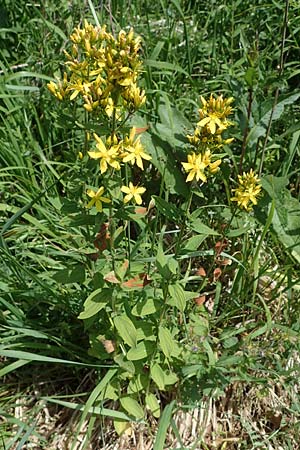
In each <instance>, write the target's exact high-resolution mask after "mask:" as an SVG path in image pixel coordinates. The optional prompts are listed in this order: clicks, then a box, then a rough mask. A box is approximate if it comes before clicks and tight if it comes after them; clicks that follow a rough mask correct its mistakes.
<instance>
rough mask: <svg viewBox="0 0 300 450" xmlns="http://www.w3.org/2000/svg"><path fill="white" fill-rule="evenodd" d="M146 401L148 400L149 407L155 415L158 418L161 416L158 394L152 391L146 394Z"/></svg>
mask: <svg viewBox="0 0 300 450" xmlns="http://www.w3.org/2000/svg"><path fill="white" fill-rule="evenodd" d="M145 402H146V406H147V408H149V409H150V411H151V412H152V414H153V416H154V417H156V418H158V417H159V416H160V406H159V403H158V400H157V398H156V396H155V395H154V394H152V392H150V394H147V395H146V397H145Z"/></svg>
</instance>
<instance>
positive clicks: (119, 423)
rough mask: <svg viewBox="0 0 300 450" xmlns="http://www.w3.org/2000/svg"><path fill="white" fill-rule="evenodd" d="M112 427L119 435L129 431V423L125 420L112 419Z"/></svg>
mask: <svg viewBox="0 0 300 450" xmlns="http://www.w3.org/2000/svg"><path fill="white" fill-rule="evenodd" d="M114 429H115V430H116V432H117V434H118V435H119V436H121V435H122V434H124V433H126V431H127V432H129V430H130V429H131V424H130V422H128V421H127V420H121V419H115V420H114Z"/></svg>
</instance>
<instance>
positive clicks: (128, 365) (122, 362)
mask: <svg viewBox="0 0 300 450" xmlns="http://www.w3.org/2000/svg"><path fill="white" fill-rule="evenodd" d="M114 361H115V362H116V363H117V364H118V365H119V366H120V367H121V368H122V369H123V370H125V371H126V372H129V373H131V374H132V375H134V373H135V367H134V364H133V363H132V362H131V361H126V359H125V357H124V355H117V356H115V357H114Z"/></svg>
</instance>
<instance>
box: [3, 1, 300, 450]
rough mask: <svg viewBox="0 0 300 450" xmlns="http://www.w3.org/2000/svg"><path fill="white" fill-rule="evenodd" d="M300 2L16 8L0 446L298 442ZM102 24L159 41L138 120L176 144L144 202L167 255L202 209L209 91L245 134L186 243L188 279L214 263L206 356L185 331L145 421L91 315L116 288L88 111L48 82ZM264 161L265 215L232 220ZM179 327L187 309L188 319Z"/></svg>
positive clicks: (6, 48) (165, 143)
mask: <svg viewBox="0 0 300 450" xmlns="http://www.w3.org/2000/svg"><path fill="white" fill-rule="evenodd" d="M299 13H300V6H299V4H298V2H296V1H288V0H286V1H282V0H278V1H275V0H273V1H269V2H266V1H263V0H257V1H256V2H251V1H248V0H243V1H240V0H230V1H227V0H226V1H225V0H224V1H211V2H207V1H181V2H179V1H178V0H172V1H163V0H161V1H160V2H157V3H156V2H150V1H148V0H147V1H146V0H145V1H138V0H131V1H125V0H124V1H121V0H118V1H108V2H99V4H98V3H97V2H94V3H93V4H92V3H91V2H83V1H79V0H74V1H71V2H70V1H61V2H59V4H58V3H57V2H53V1H43V2H35V3H32V2H16V1H15V0H5V1H2V4H1V14H0V35H1V40H0V52H1V62H0V65H1V67H0V77H1V79H0V114H1V124H0V144H1V145H0V148H1V152H0V226H1V234H0V255H1V258H0V332H1V342H0V358H1V359H0V361H1V368H0V376H1V378H2V384H1V387H0V415H1V423H0V448H1V445H2V447H3V449H22V448H46V449H50V448H53V449H54V448H68V449H73V448H74V449H75V448H81V449H83V448H93V449H95V448H99V449H105V448H114V446H115V448H120V449H121V448H130V449H132V448H154V449H155V450H158V449H163V448H165V447H168V448H174V449H175V448H181V449H184V448H194V449H215V448H222V449H225V448H226V449H257V448H259V449H284V450H286V449H297V448H298V446H299V444H298V442H299V440H300V429H299V423H300V420H299V414H300V403H299V398H298V395H297V394H298V392H299V381H298V380H299V361H300V359H299V325H300V323H299V290H300V283H299V280H300V276H299V264H300V231H299V230H300V206H299V199H300V189H299V186H300V175H299V173H300V165H299V157H300V151H299V136H300V122H299V117H300V111H299V98H300V86H299V84H300V78H299V73H300V72H299V61H298V60H299V40H300V33H299V29H300V14H299ZM96 17H97V18H98V20H99V22H100V23H101V24H107V28H108V29H109V30H110V31H112V32H113V33H117V32H118V31H119V30H120V29H121V28H124V29H126V30H127V31H128V29H129V28H130V26H133V27H134V30H135V32H136V33H137V34H139V35H141V36H142V39H143V44H142V54H141V57H142V59H143V61H144V72H143V74H142V81H141V83H142V86H143V88H144V89H145V90H146V95H147V105H146V108H144V110H143V111H142V112H139V114H138V116H136V118H135V120H136V122H135V124H136V125H137V126H140V127H149V129H148V130H147V132H145V133H143V142H144V145H145V147H146V148H147V150H148V151H149V153H151V152H152V153H151V154H152V158H153V159H154V155H155V152H154V151H153V148H155V149H156V150H157V151H158V152H159V153H158V157H157V159H156V160H155V161H153V166H152V168H151V170H149V171H147V173H146V175H145V181H146V182H147V194H146V196H145V205H146V206H148V204H149V202H150V200H151V195H155V196H156V205H155V213H154V214H156V217H158V221H159V222H158V224H157V227H158V228H157V232H158V234H159V235H158V236H154V240H153V242H154V244H153V245H155V248H158V247H159V244H160V245H162V250H163V251H162V256H161V258H162V259H161V260H159V261H158V263H157V261H156V264H157V265H159V264H160V265H161V266H163V265H164V264H163V262H162V261H164V260H163V257H164V256H166V255H168V254H170V253H172V252H174V246H175V244H176V241H175V240H174V239H175V238H174V236H173V235H172V231H175V234H176V230H178V228H176V225H177V223H178V217H176V213H178V214H179V217H180V220H185V219H184V214H183V212H184V211H186V203H187V194H188V192H187V187H186V184H185V182H184V180H185V176H184V174H183V173H182V167H181V164H180V161H183V160H184V158H183V155H184V151H185V150H184V148H185V147H184V145H185V135H186V134H187V133H188V132H191V130H192V128H193V124H195V123H196V122H197V120H198V112H197V111H198V108H199V106H200V103H199V96H200V95H202V96H204V97H205V98H208V97H209V95H210V93H211V92H215V93H218V94H223V95H224V97H234V99H235V100H234V104H233V106H234V118H233V121H234V127H232V129H231V131H230V136H234V138H235V140H234V142H233V143H232V144H231V145H230V147H229V146H228V147H226V151H225V153H226V155H225V156H224V159H223V161H224V164H223V165H222V169H221V171H220V173H219V174H218V176H217V181H216V182H214V183H208V184H207V185H206V186H205V191H204V194H203V197H201V195H200V192H199V195H198V196H194V199H193V205H192V206H193V208H194V210H199V211H200V212H199V217H200V218H201V220H202V222H203V224H204V225H205V226H206V227H208V228H206V229H205V231H203V230H204V229H203V228H202V229H201V230H200V231H199V228H198V229H196V235H197V236H198V237H199V236H200V239H202V241H201V242H203V244H201V252H199V253H198V254H197V255H196V256H195V257H193V259H191V258H190V253H188V252H189V251H190V248H189V247H188V244H187V242H184V243H183V246H184V250H185V253H184V252H183V255H186V254H188V255H189V258H190V259H189V258H183V263H182V262H181V263H180V264H181V266H180V267H181V270H182V274H184V273H187V271H188V264H189V263H188V261H189V260H191V261H192V264H193V268H194V269H195V268H197V269H198V270H199V271H200V269H201V270H203V271H204V272H203V271H202V272H201V271H200V272H198V275H199V274H200V275H199V277H200V278H201V276H202V278H201V279H200V281H199V277H198V279H197V280H196V281H194V282H193V280H192V281H190V284H189V286H188V287H189V290H190V291H193V292H197V293H198V294H199V298H198V303H197V302H194V301H193V300H190V306H189V307H188V308H187V310H186V311H185V312H184V311H181V313H182V314H181V315H180V320H182V322H183V323H184V324H186V323H188V324H190V326H191V328H192V329H193V330H194V331H195V335H196V336H197V345H198V346H199V348H200V352H198V353H195V354H194V355H193V352H192V350H191V348H192V346H193V345H194V344H195V340H193V339H194V337H191V336H190V335H189V339H190V340H189V341H188V340H184V339H187V335H185V338H183V337H181V338H179V337H177V339H178V342H179V341H180V339H181V341H180V343H181V344H182V345H184V346H185V349H188V350H186V354H185V355H186V359H185V360H184V361H183V360H180V362H179V363H177V366H176V361H175V359H174V361H173V360H172V362H171V363H170V364H171V366H172V369H173V371H174V372H175V373H176V376H177V377H178V380H180V382H177V383H175V384H174V383H173V384H172V383H170V387H169V388H167V387H166V385H168V383H165V385H162V386H161V389H160V388H159V386H158V387H156V389H155V390H154V391H153V392H154V393H155V395H156V398H157V399H158V401H159V410H160V417H158V416H159V414H150V412H149V411H148V419H147V421H146V424H145V423H144V422H143V421H141V420H137V419H140V418H138V417H137V416H138V413H136V414H134V412H133V411H132V410H130V408H129V411H128V408H126V407H124V405H123V406H122V407H120V405H119V403H118V402H117V401H113V400H111V401H107V399H106V400H105V401H104V400H103V395H102V393H103V389H104V386H106V385H108V383H109V382H110V380H109V379H108V378H109V377H110V375H109V374H111V373H112V372H110V371H109V370H108V369H110V370H111V369H113V368H114V367H116V370H117V369H118V370H119V368H118V366H117V364H116V363H115V362H114V361H112V359H111V358H110V357H109V355H108V354H107V353H106V352H105V351H104V350H103V348H102V347H101V350H100V349H99V348H98V347H97V346H96V344H95V342H94V343H93V336H92V334H91V332H90V331H91V330H89V326H88V325H87V324H86V323H84V322H83V320H80V319H78V316H79V315H80V313H81V312H82V311H83V310H84V302H85V301H86V299H87V297H88V296H89V295H90V294H91V292H93V290H94V289H96V288H97V286H98V285H97V283H98V282H99V280H98V281H97V279H96V278H95V272H96V269H95V267H96V266H93V264H94V263H93V261H91V256H89V255H90V254H91V253H93V252H95V251H96V249H95V245H94V240H95V234H96V232H97V230H96V227H95V218H94V216H92V219H91V223H90V224H88V226H87V224H86V220H89V219H87V218H86V217H85V218H84V220H83V218H82V217H83V215H84V214H83V211H84V202H83V201H82V198H83V194H84V192H83V191H84V189H83V186H82V179H84V178H85V177H86V176H87V172H86V168H85V167H84V166H83V165H82V164H81V162H80V158H78V153H79V152H80V151H82V149H83V146H84V139H83V131H82V129H83V127H82V123H81V122H80V120H79V119H78V117H76V111H75V108H74V110H71V109H70V108H67V107H66V106H65V105H63V104H60V103H59V102H58V101H57V100H56V99H55V98H54V97H53V96H51V95H50V93H49V91H48V90H47V87H46V84H47V83H48V82H49V81H50V80H52V79H53V76H58V77H61V76H62V74H63V71H64V67H63V61H64V55H63V50H65V49H67V48H68V45H69V43H68V39H69V35H70V34H71V32H72V30H73V29H74V27H76V26H78V24H82V23H83V19H84V18H85V19H87V20H89V21H90V22H91V23H93V24H94V23H95V18H96ZM177 161H178V163H177ZM250 168H254V169H255V170H256V171H257V172H258V173H259V175H260V177H261V180H262V186H263V190H264V194H263V196H262V198H261V200H260V202H259V205H258V206H257V207H256V208H255V209H254V212H253V213H251V214H248V213H244V214H242V215H239V214H238V215H237V216H236V217H234V218H233V219H232V220H231V215H230V211H229V208H228V207H226V208H225V207H224V204H227V203H226V201H227V200H228V197H230V189H231V186H232V185H234V182H235V181H236V178H237V174H238V173H239V172H240V170H246V171H248V170H249V169H250ZM162 173H163V175H162ZM162 178H163V183H161V179H162ZM96 180H97V177H96V175H94V180H93V182H91V183H90V184H91V185H95V183H96ZM157 199H158V200H157ZM159 199H161V200H159ZM166 202H167V203H168V204H170V203H171V204H173V205H174V209H172V208H170V207H166ZM218 205H219V206H218ZM220 205H221V206H220ZM225 223H227V224H228V223H230V227H229V228H230V232H231V234H228V235H227V236H226V245H227V248H224V249H221V252H222V251H223V250H224V252H225V254H226V255H227V257H228V258H229V259H230V264H229V263H228V266H226V267H225V268H223V267H222V273H221V275H220V276H219V275H218V272H215V270H216V269H217V268H219V266H218V267H217V265H216V252H217V253H218V247H216V245H217V244H218V242H219V243H220V237H218V236H216V235H215V234H214V233H213V232H212V231H214V230H217V231H218V232H220V233H222V224H225ZM98 225H99V224H98ZM136 229H139V228H138V227H137V228H136ZM194 231H195V230H194ZM201 236H202V237H201ZM131 238H132V240H134V239H137V238H136V236H134V233H133V235H132V236H131ZM199 242H200V241H199ZM221 243H222V244H224V243H225V241H222V240H221ZM199 246H200V244H199ZM168 249H169V250H168ZM145 255H146V251H145V253H144V257H145ZM181 256H182V254H181ZM218 256H219V255H218ZM185 263H186V265H185ZM97 267H98V266H97ZM176 270H177V269H176ZM176 270H175V271H176ZM158 271H159V270H158ZM171 271H172V269H171ZM201 273H202V275H201ZM204 273H205V274H207V275H205V276H204V275H203V274H204ZM160 275H161V276H164V271H163V270H162V269H161V272H160ZM177 320H178V315H177V313H176V312H174V313H173V315H172V314H171V315H170V323H171V324H172V326H173V328H172V330H175V326H176V323H177ZM170 326H171V325H170ZM192 344H193V345H192ZM163 353H164V352H163ZM99 356H100V359H99ZM164 364H166V365H167V364H168V363H164ZM111 376H112V377H113V375H111ZM118 377H119V378H118ZM118 377H117V380H118V382H120V379H121V380H122V378H120V372H118ZM114 379H115V378H112V380H114ZM101 395H102V397H101ZM150 409H151V408H150ZM152 412H153V411H152ZM122 414H123V415H122ZM128 414H129V416H130V417H131V418H133V419H134V421H133V425H132V427H131V429H130V430H131V434H129V433H127V434H126V433H125V434H123V436H121V437H118V434H117V433H116V432H115V430H114V427H113V425H112V420H115V421H116V420H118V419H119V421H122V420H125V422H126V417H128ZM115 428H117V427H116V426H115ZM74 430H75V431H74ZM34 446H35V447H34ZM138 446H140V447H138Z"/></svg>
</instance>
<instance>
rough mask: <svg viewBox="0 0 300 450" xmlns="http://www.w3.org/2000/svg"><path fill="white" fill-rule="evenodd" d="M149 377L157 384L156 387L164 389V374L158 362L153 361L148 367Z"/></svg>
mask: <svg viewBox="0 0 300 450" xmlns="http://www.w3.org/2000/svg"><path fill="white" fill-rule="evenodd" d="M150 374H151V378H152V380H153V381H154V383H155V384H156V385H157V387H158V389H160V390H161V391H163V390H164V389H165V375H164V371H163V370H162V368H161V367H160V365H159V364H157V363H155V364H153V366H152V367H151V369H150Z"/></svg>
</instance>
